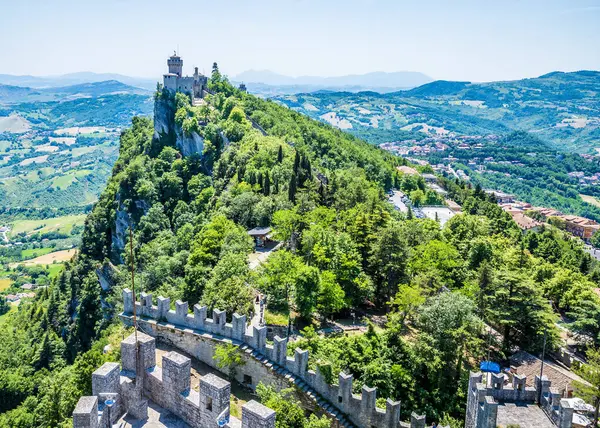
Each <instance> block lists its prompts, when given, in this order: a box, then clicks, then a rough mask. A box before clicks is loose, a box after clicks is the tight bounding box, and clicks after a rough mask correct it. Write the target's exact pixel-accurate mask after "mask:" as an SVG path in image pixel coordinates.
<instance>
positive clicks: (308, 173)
mask: <svg viewBox="0 0 600 428" xmlns="http://www.w3.org/2000/svg"><path fill="white" fill-rule="evenodd" d="M306 177H307V178H308V179H309V180H311V181H312V179H313V175H312V166H311V165H310V159H308V158H306Z"/></svg>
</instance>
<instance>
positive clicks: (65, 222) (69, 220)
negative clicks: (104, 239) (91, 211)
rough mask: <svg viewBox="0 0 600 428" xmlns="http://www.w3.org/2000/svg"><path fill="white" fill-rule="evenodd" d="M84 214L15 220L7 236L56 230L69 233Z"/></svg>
mask: <svg viewBox="0 0 600 428" xmlns="http://www.w3.org/2000/svg"><path fill="white" fill-rule="evenodd" d="M84 221H85V215H83V214H80V215H67V216H61V217H55V218H48V219H44V220H16V221H15V222H14V223H12V224H11V225H10V226H11V230H10V232H9V237H12V238H15V237H16V236H17V235H19V234H26V235H30V234H32V233H36V232H39V233H47V232H58V233H64V234H70V233H71V231H72V230H73V227H75V226H82V225H83V222H84Z"/></svg>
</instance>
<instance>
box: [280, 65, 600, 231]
mask: <svg viewBox="0 0 600 428" xmlns="http://www.w3.org/2000/svg"><path fill="white" fill-rule="evenodd" d="M599 88H600V73H598V72H594V71H581V72H575V73H558V72H557V73H549V74H547V75H544V76H541V77H539V78H534V79H524V80H519V81H514V82H492V83H481V84H475V83H468V82H447V81H436V82H432V83H428V84H425V85H423V86H420V87H418V88H414V89H411V90H407V91H399V92H394V93H389V94H377V93H368V92H365V93H357V94H351V93H344V92H323V93H312V94H294V95H284V96H278V97H275V98H274V99H275V100H277V101H278V102H280V103H282V104H284V105H286V106H288V107H290V108H292V109H293V110H295V111H299V112H302V113H304V114H307V115H309V116H311V117H313V118H315V119H318V120H321V121H324V122H327V123H329V124H330V125H332V126H335V127H338V128H340V129H343V130H345V131H349V132H351V133H353V134H355V135H357V136H359V137H361V138H364V139H366V140H367V141H369V142H371V143H373V144H376V145H379V146H380V147H382V148H385V149H386V150H389V151H391V152H392V153H395V154H397V155H400V156H403V157H406V158H408V159H410V160H413V161H414V162H418V163H419V162H426V163H427V164H430V165H431V166H432V167H433V169H435V170H436V171H438V172H440V173H441V174H447V175H448V174H449V175H450V176H453V177H455V178H460V179H467V180H470V181H471V182H472V183H473V184H477V183H478V184H480V185H481V186H483V187H485V188H492V189H498V190H501V191H504V192H508V193H514V194H515V195H517V197H519V198H521V199H522V200H524V201H527V202H530V203H532V204H537V205H544V204H545V205H546V206H548V207H552V208H555V209H558V210H563V211H565V212H567V213H570V214H576V215H581V216H584V217H589V218H591V219H594V220H600V210H599V209H598V205H597V204H594V203H593V202H592V201H593V200H592V199H590V197H594V196H598V192H599V191H598V188H599V187H598V185H599V184H600V155H598V153H599V151H598V150H599V149H600V104H599V103H598V93H599V91H600V89H599ZM580 194H581V195H583V196H580Z"/></svg>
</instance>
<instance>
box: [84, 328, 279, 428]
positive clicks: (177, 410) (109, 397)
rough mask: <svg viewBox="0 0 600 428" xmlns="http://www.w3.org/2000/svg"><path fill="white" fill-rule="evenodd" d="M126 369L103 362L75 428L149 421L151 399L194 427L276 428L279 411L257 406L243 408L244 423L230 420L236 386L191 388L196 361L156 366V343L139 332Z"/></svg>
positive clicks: (125, 355)
mask: <svg viewBox="0 0 600 428" xmlns="http://www.w3.org/2000/svg"><path fill="white" fill-rule="evenodd" d="M121 355H122V364H121V365H119V364H118V363H104V365H102V367H100V368H99V369H97V370H96V371H95V372H94V373H93V374H92V396H89V397H81V398H80V399H79V402H78V403H77V406H76V407H75V411H74V412H73V428H108V427H111V426H112V424H114V423H116V422H117V421H119V419H120V418H121V417H123V416H124V415H128V416H131V417H133V418H135V419H142V420H144V419H147V418H148V403H149V400H150V401H152V402H153V403H156V404H158V405H159V406H160V407H162V408H164V409H166V410H168V411H169V412H171V413H173V414H174V415H176V416H177V417H178V418H180V419H181V420H183V421H184V422H185V423H186V424H188V425H189V426H191V427H216V426H222V427H230V428H233V427H243V428H275V417H276V415H275V412H274V411H273V410H271V409H269V408H268V407H265V406H263V405H262V404H260V403H258V402H256V401H249V402H248V403H246V404H244V405H243V406H242V419H241V420H239V419H237V418H235V417H233V416H230V414H229V413H230V412H229V398H230V395H231V384H230V383H229V382H228V381H226V380H223V379H221V378H220V377H218V376H215V375H214V374H208V375H204V376H202V378H201V379H200V390H199V391H195V390H193V389H191V388H190V385H191V360H190V359H189V358H188V357H185V356H183V355H181V354H179V353H177V352H169V353H167V354H166V355H163V357H162V365H161V366H158V365H157V364H156V340H155V339H154V338H153V337H150V336H148V335H146V334H144V333H141V332H138V333H137V341H136V335H135V333H134V334H132V335H131V336H129V337H128V338H126V339H125V340H123V341H122V342H121Z"/></svg>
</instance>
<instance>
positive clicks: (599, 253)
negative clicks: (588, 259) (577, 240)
mask: <svg viewBox="0 0 600 428" xmlns="http://www.w3.org/2000/svg"><path fill="white" fill-rule="evenodd" d="M598 233H600V232H598ZM585 251H586V252H587V253H589V254H590V255H591V256H592V257H594V258H595V259H596V260H600V249H599V248H594V247H592V246H590V245H586V246H585Z"/></svg>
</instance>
